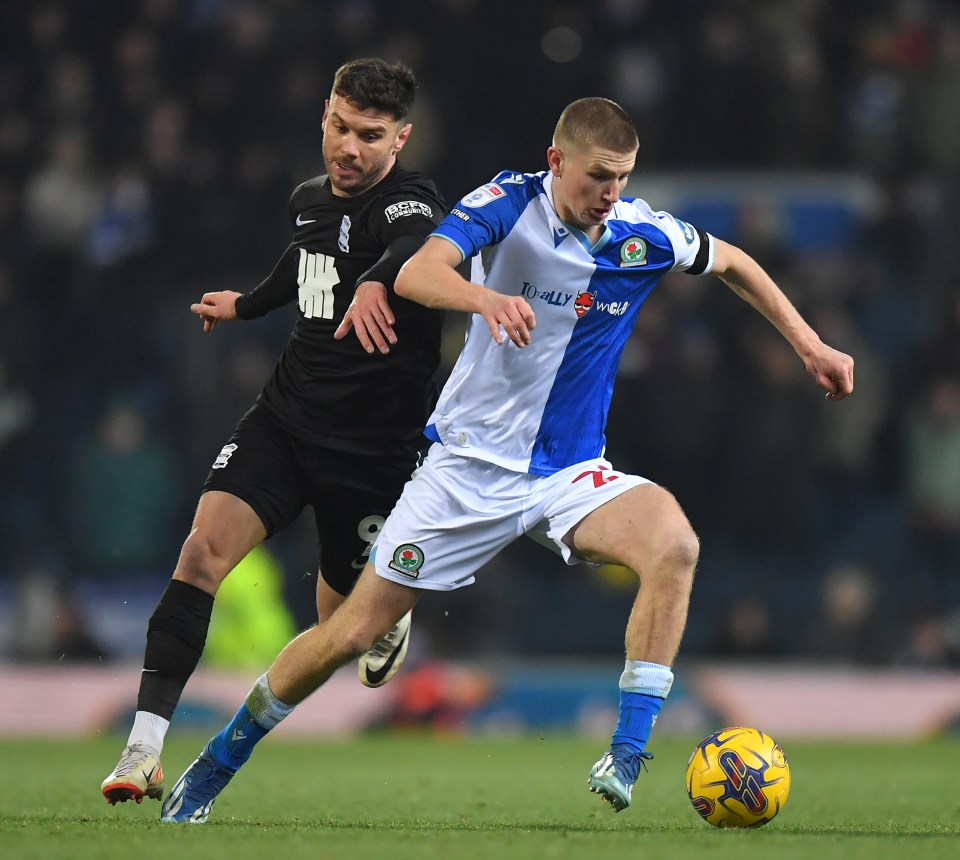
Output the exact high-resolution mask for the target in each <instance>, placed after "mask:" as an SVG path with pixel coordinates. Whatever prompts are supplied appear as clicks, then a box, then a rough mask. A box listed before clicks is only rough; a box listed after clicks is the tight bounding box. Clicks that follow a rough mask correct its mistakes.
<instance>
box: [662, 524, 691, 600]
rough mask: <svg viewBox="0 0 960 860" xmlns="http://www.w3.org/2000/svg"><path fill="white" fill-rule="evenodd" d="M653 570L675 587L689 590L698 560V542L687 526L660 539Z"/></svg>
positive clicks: (669, 532)
mask: <svg viewBox="0 0 960 860" xmlns="http://www.w3.org/2000/svg"><path fill="white" fill-rule="evenodd" d="M658 550H659V552H658V555H657V556H655V558H654V563H653V567H654V569H656V570H658V571H660V572H661V575H662V576H665V577H668V578H669V579H671V580H672V581H673V582H674V583H675V584H676V586H677V587H679V588H682V589H685V590H689V589H690V587H691V586H692V585H693V574H694V571H695V570H696V567H697V560H698V559H699V558H700V540H699V538H698V537H697V535H696V533H695V532H694V531H693V529H692V528H691V527H690V526H689V524H683V525H682V526H680V527H678V528H673V529H671V530H669V531H668V533H667V534H665V535H663V536H662V537H661V541H660V545H659V547H658Z"/></svg>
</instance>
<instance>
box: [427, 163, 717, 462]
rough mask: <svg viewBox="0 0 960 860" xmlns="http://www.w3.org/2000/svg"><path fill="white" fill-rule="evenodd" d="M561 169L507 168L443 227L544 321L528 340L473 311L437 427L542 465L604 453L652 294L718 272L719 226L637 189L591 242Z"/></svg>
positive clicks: (497, 453) (479, 453) (456, 444)
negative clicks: (617, 392) (623, 371)
mask: <svg viewBox="0 0 960 860" xmlns="http://www.w3.org/2000/svg"><path fill="white" fill-rule="evenodd" d="M552 181H553V177H552V175H551V174H550V173H549V172H548V171H544V172H543V173H537V174H530V173H513V172H510V171H504V172H503V173H500V174H499V175H498V176H497V177H496V178H495V179H494V181H493V182H491V183H488V184H486V185H483V186H482V187H480V188H478V189H477V190H476V191H474V192H472V193H471V194H468V195H467V196H466V197H464V198H463V199H462V200H461V201H460V202H459V203H458V204H457V205H456V206H455V207H454V208H453V210H452V211H451V212H450V214H448V215H447V216H446V218H445V219H444V220H443V221H442V222H441V224H440V226H439V227H438V228H437V229H436V230H435V231H434V233H433V234H431V235H434V236H441V237H443V238H445V239H447V240H449V241H450V242H453V243H454V245H456V246H457V248H459V249H460V252H461V253H462V254H463V257H464V259H466V258H470V257H472V258H473V275H472V279H473V280H474V281H476V282H477V283H483V284H485V285H486V286H487V287H489V288H490V289H493V290H496V291H497V292H499V293H502V294H504V295H511V296H516V295H520V296H523V297H524V298H526V300H527V301H528V302H529V303H530V306H531V307H532V308H533V311H534V313H535V314H536V317H537V326H536V329H535V330H534V331H533V339H532V343H530V344H529V345H528V346H526V347H525V348H524V349H523V350H520V349H519V348H518V347H516V346H515V345H514V344H513V343H512V342H511V341H509V340H506V341H505V342H504V343H503V344H500V345H498V344H497V343H496V342H495V341H494V340H493V338H492V337H491V336H490V331H489V329H488V327H487V324H486V322H485V321H484V320H483V318H482V317H480V316H479V315H474V316H473V317H472V319H471V321H470V324H469V328H468V331H467V340H466V343H465V345H464V348H463V352H462V353H461V354H460V358H459V359H458V361H457V363H456V365H455V366H454V368H453V371H452V372H451V374H450V378H449V380H448V381H447V384H446V385H445V386H444V388H443V391H442V393H441V395H440V400H439V401H438V403H437V406H436V409H435V410H434V412H433V414H432V415H431V416H430V419H429V422H428V426H427V431H426V432H427V435H428V436H429V437H430V438H432V439H434V440H435V441H439V442H442V443H443V444H444V445H445V446H447V448H449V449H450V450H451V451H454V452H455V453H457V454H460V455H463V456H467V457H475V458H478V459H481V460H486V461H489V462H492V463H496V464H498V465H500V466H503V467H504V468H507V469H511V470H513V471H517V472H530V473H532V474H535V475H550V474H553V473H554V472H557V471H559V470H561V469H564V468H566V467H567V466H571V465H573V464H575V463H579V462H582V461H584V460H588V459H591V458H593V457H597V456H599V455H601V454H602V453H603V450H604V448H605V445H606V437H605V435H604V433H605V428H606V422H607V413H608V411H609V409H610V398H611V396H612V394H613V383H614V378H615V376H616V370H617V364H618V363H619V361H620V355H621V353H622V352H623V347H624V345H625V343H626V341H627V338H628V337H629V336H630V332H631V330H632V329H633V326H634V323H635V322H636V319H637V314H638V312H639V311H640V306H641V305H642V304H643V302H644V300H645V299H646V298H647V296H648V295H649V294H650V291H651V290H652V289H653V288H654V287H655V286H656V284H657V283H658V281H660V279H661V278H662V277H663V276H664V275H665V274H666V273H667V272H669V271H671V270H673V269H678V270H681V271H686V272H689V273H691V274H703V273H705V272H709V271H710V270H711V268H712V265H713V255H714V240H713V238H712V237H711V236H709V235H708V234H707V233H704V232H703V231H701V230H698V229H696V228H694V227H692V226H691V225H689V224H687V223H685V222H683V221H680V220H679V219H677V218H674V217H673V216H672V215H670V214H668V213H666V212H654V211H652V210H651V209H650V207H649V206H648V205H647V204H646V203H645V202H644V201H643V200H640V199H631V198H624V199H621V200H620V201H618V202H617V203H616V204H615V205H614V207H613V211H612V212H611V214H610V217H609V218H608V219H607V222H606V229H605V231H604V234H603V236H602V237H601V239H600V241H599V242H597V244H596V245H591V243H590V241H589V239H588V238H587V236H586V235H585V234H584V233H582V232H581V231H579V230H576V229H575V228H572V227H570V226H569V225H567V224H564V223H563V222H562V221H561V220H560V218H559V216H558V215H557V212H556V210H555V208H554V206H553V202H552V199H553V198H552V193H551V185H552Z"/></svg>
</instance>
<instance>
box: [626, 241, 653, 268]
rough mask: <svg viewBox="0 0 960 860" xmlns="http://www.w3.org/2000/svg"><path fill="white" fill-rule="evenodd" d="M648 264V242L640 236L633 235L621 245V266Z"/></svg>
mask: <svg viewBox="0 0 960 860" xmlns="http://www.w3.org/2000/svg"><path fill="white" fill-rule="evenodd" d="M645 265H647V243H646V242H644V240H643V239H641V238H640V237H639V236H631V237H630V238H629V239H627V241H626V242H624V243H623V244H622V245H621V246H620V267H621V268H627V267H629V266H645Z"/></svg>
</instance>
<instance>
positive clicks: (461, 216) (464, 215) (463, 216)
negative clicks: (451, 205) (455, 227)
mask: <svg viewBox="0 0 960 860" xmlns="http://www.w3.org/2000/svg"><path fill="white" fill-rule="evenodd" d="M450 214H451V215H455V216H456V217H457V218H459V219H460V220H461V221H469V220H470V216H469V215H467V213H466V212H464V211H463V210H462V209H451V210H450Z"/></svg>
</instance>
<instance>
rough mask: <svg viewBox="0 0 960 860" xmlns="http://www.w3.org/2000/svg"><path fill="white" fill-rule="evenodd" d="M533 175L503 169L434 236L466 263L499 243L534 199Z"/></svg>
mask: <svg viewBox="0 0 960 860" xmlns="http://www.w3.org/2000/svg"><path fill="white" fill-rule="evenodd" d="M535 179H536V177H535V176H532V175H529V174H523V173H515V172H514V171H512V170H504V171H502V172H501V173H498V174H497V176H496V177H494V180H493V182H488V183H486V184H485V185H481V186H480V187H479V188H476V189H474V190H473V191H471V192H470V193H469V194H467V195H466V196H465V197H462V198H461V199H460V201H459V202H458V203H457V204H456V206H454V207H453V209H451V210H450V214H449V215H447V217H446V218H444V219H443V221H442V222H441V224H440V226H439V227H438V228H437V229H436V230H435V231H434V233H433V235H435V236H442V237H443V238H444V239H447V240H448V241H450V242H452V243H453V244H454V245H456V246H457V248H458V249H459V251H460V253H461V254H462V255H463V258H464V259H465V260H467V259H469V258H470V257H473V256H474V255H476V254H477V252H479V250H480V249H481V248H486V247H488V246H490V245H496V244H497V243H499V242H502V241H503V239H504V238H505V237H506V235H507V233H509V232H510V230H511V229H512V228H513V226H514V225H515V224H516V223H517V220H518V219H519V218H520V216H521V215H522V214H523V210H524V209H525V208H526V206H527V204H528V203H529V201H530V200H531V199H532V198H533V197H534V196H535V193H536V189H535V185H534V180H535Z"/></svg>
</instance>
